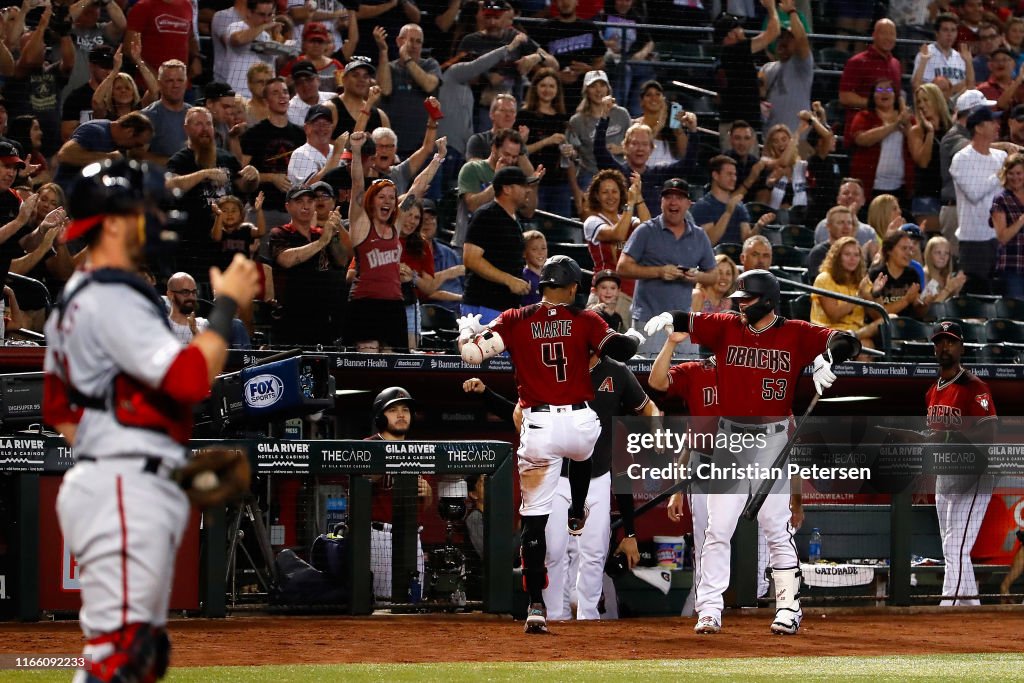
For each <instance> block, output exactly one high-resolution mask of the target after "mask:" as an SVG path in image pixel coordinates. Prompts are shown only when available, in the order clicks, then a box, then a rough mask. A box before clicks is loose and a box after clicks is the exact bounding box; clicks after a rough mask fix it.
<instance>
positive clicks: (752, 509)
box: [742, 393, 821, 519]
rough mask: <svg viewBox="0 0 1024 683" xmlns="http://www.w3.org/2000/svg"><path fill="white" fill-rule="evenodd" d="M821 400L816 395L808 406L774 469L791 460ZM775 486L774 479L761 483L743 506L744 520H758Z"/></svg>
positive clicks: (775, 462) (778, 457)
mask: <svg viewBox="0 0 1024 683" xmlns="http://www.w3.org/2000/svg"><path fill="white" fill-rule="evenodd" d="M819 398H821V394H818V393H815V394H814V398H812V399H811V403H810V405H808V406H807V410H805V411H804V414H803V415H801V416H800V419H799V420H797V423H796V429H795V430H793V437H792V438H791V439H790V440H789V441H787V442H786V445H785V446H783V448H782V450H781V451H779V454H778V456H776V458H775V461H774V462H772V464H771V467H772V468H775V467H779V468H781V467H782V466H783V465H784V464H785V463H786V459H787V458H789V452H790V451H791V450H793V445H794V444H795V443H796V439H797V437H798V436H800V430H801V429H803V426H804V423H805V422H807V416H808V415H810V414H811V411H813V410H814V406H816V405H818V399H819ZM773 486H775V480H774V479H765V480H764V481H762V482H761V485H760V486H758V487H757V491H755V492H754V495H753V496H751V497H750V499H749V500H748V501H747V504H746V505H744V506H743V512H742V515H743V517H744V518H746V519H757V513H758V512H760V511H761V506H762V505H764V501H766V500H767V499H768V494H769V493H771V491H772V487H773Z"/></svg>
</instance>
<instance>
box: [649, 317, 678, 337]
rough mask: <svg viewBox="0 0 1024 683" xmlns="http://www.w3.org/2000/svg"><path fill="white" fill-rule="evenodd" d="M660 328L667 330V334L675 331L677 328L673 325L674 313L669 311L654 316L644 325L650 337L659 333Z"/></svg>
mask: <svg viewBox="0 0 1024 683" xmlns="http://www.w3.org/2000/svg"><path fill="white" fill-rule="evenodd" d="M660 330H665V334H672V332H674V331H675V328H674V327H672V314H671V313H669V312H668V311H666V312H665V313H661V314H659V315H656V316H654V317H653V318H651V319H650V320H648V321H647V324H646V325H644V332H645V333H646V334H647V336H648V337H650V336H651V335H652V334H657V333H658V332H659V331H660Z"/></svg>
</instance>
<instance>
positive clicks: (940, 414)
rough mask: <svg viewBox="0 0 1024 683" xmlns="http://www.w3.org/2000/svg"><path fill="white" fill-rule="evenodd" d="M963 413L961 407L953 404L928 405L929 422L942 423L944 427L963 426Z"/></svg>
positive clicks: (931, 423)
mask: <svg viewBox="0 0 1024 683" xmlns="http://www.w3.org/2000/svg"><path fill="white" fill-rule="evenodd" d="M963 423H964V420H963V414H962V413H961V412H960V409H959V408H954V407H953V406H942V405H939V406H928V424H929V425H932V426H933V427H934V426H937V425H942V426H944V427H961V426H963Z"/></svg>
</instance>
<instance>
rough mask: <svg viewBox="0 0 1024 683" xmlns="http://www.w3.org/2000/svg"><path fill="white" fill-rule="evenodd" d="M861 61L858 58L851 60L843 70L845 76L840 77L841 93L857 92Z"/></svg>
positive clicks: (854, 57)
mask: <svg viewBox="0 0 1024 683" xmlns="http://www.w3.org/2000/svg"><path fill="white" fill-rule="evenodd" d="M860 61H861V60H860V59H858V58H857V56H853V57H851V58H850V61H848V62H847V63H846V68H845V69H843V75H842V76H840V77H839V91H840V92H857V91H858V87H857V86H858V85H860V83H859V82H858V81H859V80H860V73H859V71H860V69H858V67H859V66H860Z"/></svg>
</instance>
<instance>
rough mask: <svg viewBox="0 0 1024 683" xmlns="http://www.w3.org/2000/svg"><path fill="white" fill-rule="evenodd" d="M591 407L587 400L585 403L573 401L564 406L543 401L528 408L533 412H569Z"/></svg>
mask: <svg viewBox="0 0 1024 683" xmlns="http://www.w3.org/2000/svg"><path fill="white" fill-rule="evenodd" d="M589 407H590V405H589V404H588V403H587V402H586V401H584V402H583V403H573V404H572V405H564V406H553V405H551V404H549V403H542V404H540V405H539V406H533V407H532V408H527V410H529V411H530V412H533V413H569V412H572V411H574V410H586V409H587V408H589Z"/></svg>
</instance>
